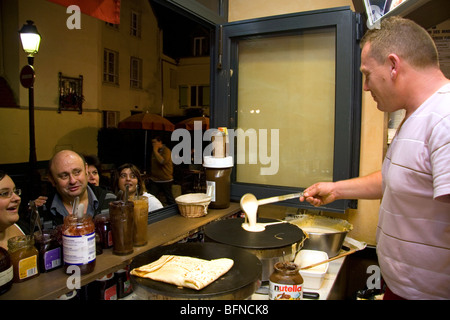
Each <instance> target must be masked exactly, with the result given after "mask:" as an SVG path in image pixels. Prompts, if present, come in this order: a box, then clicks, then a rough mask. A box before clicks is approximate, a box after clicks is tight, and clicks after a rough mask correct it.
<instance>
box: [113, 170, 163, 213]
mask: <svg viewBox="0 0 450 320" xmlns="http://www.w3.org/2000/svg"><path fill="white" fill-rule="evenodd" d="M127 186H128V196H129V198H132V197H134V195H136V194H137V195H139V196H146V197H147V199H148V212H152V211H154V210H157V209H161V208H163V205H162V204H161V202H160V201H159V200H158V199H157V198H156V197H155V196H154V195H152V194H150V193H148V192H147V190H146V189H145V183H144V180H143V179H142V177H141V172H140V171H139V169H138V167H136V166H135V165H134V164H131V163H125V164H123V165H121V166H120V167H118V168H117V171H116V174H115V175H114V182H113V191H114V193H115V194H117V193H118V192H119V190H122V191H123V192H125V190H126V187H127Z"/></svg>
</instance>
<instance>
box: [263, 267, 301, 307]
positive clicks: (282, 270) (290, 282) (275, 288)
mask: <svg viewBox="0 0 450 320" xmlns="http://www.w3.org/2000/svg"><path fill="white" fill-rule="evenodd" d="M273 269H274V271H273V273H272V274H271V275H270V278H269V300H302V299H303V278H302V276H301V275H300V272H299V271H300V269H299V267H298V266H297V265H296V264H295V263H292V262H277V263H276V264H275V266H274V267H273Z"/></svg>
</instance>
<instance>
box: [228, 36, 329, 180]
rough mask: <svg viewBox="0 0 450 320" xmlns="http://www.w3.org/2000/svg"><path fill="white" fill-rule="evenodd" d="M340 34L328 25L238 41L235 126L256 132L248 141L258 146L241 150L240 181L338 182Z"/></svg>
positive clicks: (239, 151) (238, 160)
mask: <svg viewBox="0 0 450 320" xmlns="http://www.w3.org/2000/svg"><path fill="white" fill-rule="evenodd" d="M335 34H336V33H335V30H334V28H327V29H321V30H315V31H307V32H305V33H302V34H300V35H289V36H276V37H265V38H255V39H249V40H241V41H239V43H238V46H239V56H238V61H239V67H238V69H239V83H238V90H237V95H238V97H237V99H238V100H237V114H238V116H237V128H240V129H242V130H243V131H244V132H251V131H249V130H257V131H258V134H257V136H256V137H253V138H252V139H246V140H247V141H246V144H250V143H252V144H257V145H254V146H250V145H247V146H246V147H245V148H237V151H236V152H237V153H236V157H237V165H236V181H237V182H246V183H258V184H270V185H278V186H288V187H306V186H308V185H311V184H313V183H314V182H317V181H332V180H333V152H334V108H335V103H334V97H335V85H336V84H335V69H336V67H335V63H336V35H335ZM261 129H262V130H266V131H267V134H266V137H263V136H262V135H263V134H265V133H264V131H261ZM311 136H312V137H314V139H311ZM262 141H267V144H266V145H263V144H262ZM252 149H253V150H258V151H257V154H255V155H254V158H253V159H252V158H251V155H250V153H251V152H252V151H251V150H252ZM266 158H268V159H269V158H270V159H271V160H270V162H269V163H267V160H266Z"/></svg>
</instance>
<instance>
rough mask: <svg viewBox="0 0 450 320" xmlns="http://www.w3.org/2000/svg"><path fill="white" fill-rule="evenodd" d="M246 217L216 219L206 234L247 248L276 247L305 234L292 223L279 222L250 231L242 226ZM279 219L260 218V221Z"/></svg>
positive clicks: (286, 244)
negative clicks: (259, 230) (256, 230)
mask: <svg viewBox="0 0 450 320" xmlns="http://www.w3.org/2000/svg"><path fill="white" fill-rule="evenodd" d="M244 221H245V220H244V218H236V219H225V220H219V221H214V222H212V223H210V224H209V225H207V226H206V227H205V235H206V236H207V237H208V238H209V239H211V240H213V241H216V242H219V243H224V244H229V245H232V246H235V247H240V248H246V249H275V248H281V247H286V246H290V245H292V244H293V243H296V242H300V241H301V240H302V239H303V237H304V234H303V232H302V230H301V229H300V228H299V227H297V226H296V225H294V224H291V223H279V224H273V225H268V226H266V229H265V230H264V231H261V232H249V231H246V230H244V229H243V228H242V223H244ZM277 221H279V220H275V219H268V218H259V219H258V222H259V223H269V222H277Z"/></svg>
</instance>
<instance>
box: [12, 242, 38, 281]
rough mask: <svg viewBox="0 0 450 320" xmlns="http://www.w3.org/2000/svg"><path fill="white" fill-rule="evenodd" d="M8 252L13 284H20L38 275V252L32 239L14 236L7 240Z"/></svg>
mask: <svg viewBox="0 0 450 320" xmlns="http://www.w3.org/2000/svg"><path fill="white" fill-rule="evenodd" d="M8 251H9V254H10V257H11V264H12V266H13V270H14V278H13V281H14V282H22V281H25V280H29V279H32V278H34V277H37V276H38V275H39V266H38V259H39V252H38V250H37V249H36V247H35V246H34V237H33V236H30V235H23V236H16V237H12V238H10V239H8Z"/></svg>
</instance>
